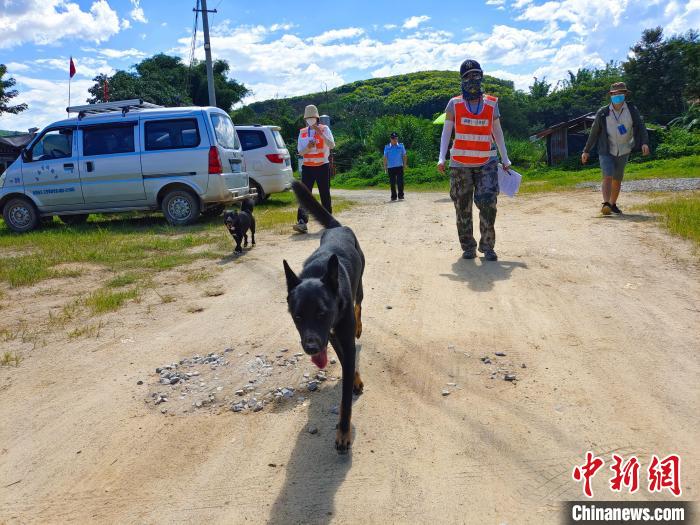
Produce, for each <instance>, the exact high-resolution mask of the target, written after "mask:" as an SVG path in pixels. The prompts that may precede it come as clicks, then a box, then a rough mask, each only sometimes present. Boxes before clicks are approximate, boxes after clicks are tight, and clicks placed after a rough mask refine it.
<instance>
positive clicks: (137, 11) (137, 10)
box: [129, 0, 148, 24]
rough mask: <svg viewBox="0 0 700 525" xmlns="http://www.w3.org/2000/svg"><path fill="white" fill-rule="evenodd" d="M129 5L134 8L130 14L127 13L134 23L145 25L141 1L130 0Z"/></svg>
mask: <svg viewBox="0 0 700 525" xmlns="http://www.w3.org/2000/svg"><path fill="white" fill-rule="evenodd" d="M131 4H132V5H133V6H134V8H133V9H132V10H131V13H129V14H130V15H131V19H132V20H134V21H136V22H141V23H142V24H147V23H148V19H147V18H146V15H145V14H144V12H143V8H142V7H141V0H131Z"/></svg>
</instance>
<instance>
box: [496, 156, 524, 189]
mask: <svg viewBox="0 0 700 525" xmlns="http://www.w3.org/2000/svg"><path fill="white" fill-rule="evenodd" d="M522 180H523V176H522V175H520V173H518V172H517V171H515V170H514V169H513V168H509V169H508V171H506V170H504V169H503V164H501V163H500V162H499V163H498V188H499V189H500V191H501V193H505V194H506V195H508V197H515V194H516V193H518V190H519V189H520V181H522Z"/></svg>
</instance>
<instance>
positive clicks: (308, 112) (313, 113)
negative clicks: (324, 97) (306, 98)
mask: <svg viewBox="0 0 700 525" xmlns="http://www.w3.org/2000/svg"><path fill="white" fill-rule="evenodd" d="M313 117H316V118H321V116H320V115H319V114H318V108H317V107H316V106H314V105H313V104H309V105H308V106H306V107H305V108H304V118H313Z"/></svg>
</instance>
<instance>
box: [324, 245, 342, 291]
mask: <svg viewBox="0 0 700 525" xmlns="http://www.w3.org/2000/svg"><path fill="white" fill-rule="evenodd" d="M321 280H322V281H323V282H324V283H326V284H327V285H328V286H330V288H331V290H337V289H338V256H337V255H336V254H333V255H331V257H330V259H328V267H327V268H326V275H324V276H323V279H321Z"/></svg>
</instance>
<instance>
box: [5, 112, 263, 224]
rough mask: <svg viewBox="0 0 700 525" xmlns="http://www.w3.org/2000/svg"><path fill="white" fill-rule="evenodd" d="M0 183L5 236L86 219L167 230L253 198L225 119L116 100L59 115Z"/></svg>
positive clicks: (218, 114)
mask: <svg viewBox="0 0 700 525" xmlns="http://www.w3.org/2000/svg"><path fill="white" fill-rule="evenodd" d="M68 112H69V113H78V116H77V117H75V118H69V119H66V120H61V121H59V122H55V123H53V124H51V125H50V126H47V127H46V128H45V129H44V130H43V131H42V132H41V133H39V134H37V136H36V137H35V138H34V140H33V141H32V142H31V143H29V144H28V145H27V147H26V148H25V149H24V150H23V151H22V154H21V156H20V157H19V158H18V159H17V160H16V161H15V162H14V163H13V164H11V165H10V167H9V168H8V169H7V170H6V171H5V172H4V173H2V174H1V175H0V210H1V211H2V216H3V219H4V220H5V223H6V224H7V226H8V228H10V229H11V230H13V231H15V232H26V231H30V230H32V229H34V228H36V227H37V226H38V225H39V224H40V220H41V218H42V217H50V216H53V215H58V216H59V217H60V218H61V220H62V221H64V222H66V223H68V224H77V223H80V222H84V221H85V220H86V219H87V217H88V215H89V214H90V213H105V212H109V213H114V212H120V211H132V210H158V209H160V210H162V211H163V214H164V215H165V218H166V219H167V220H168V222H170V224H173V225H185V224H191V223H193V222H195V221H196V220H197V219H198V217H199V215H200V213H202V214H206V215H208V214H219V213H221V212H222V211H223V209H224V206H225V205H226V204H229V203H232V202H236V201H240V200H243V199H245V198H247V197H250V196H254V192H253V193H252V194H251V191H250V188H249V184H248V175H247V173H246V172H245V169H244V165H243V152H242V150H241V144H240V142H239V140H238V136H237V135H236V132H235V129H234V126H233V123H232V122H231V118H230V117H229V116H228V114H227V113H226V112H224V111H223V110H221V109H218V108H214V107H182V108H163V107H159V106H155V105H153V104H149V103H147V102H143V101H142V100H138V99H136V100H125V101H120V102H107V103H103V104H90V105H87V106H78V107H71V108H68Z"/></svg>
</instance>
